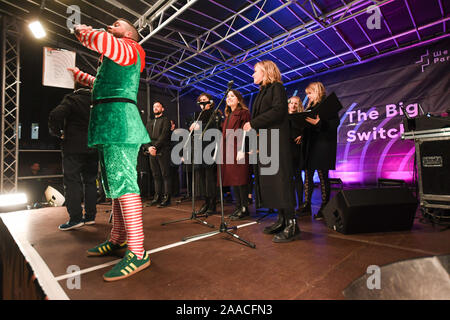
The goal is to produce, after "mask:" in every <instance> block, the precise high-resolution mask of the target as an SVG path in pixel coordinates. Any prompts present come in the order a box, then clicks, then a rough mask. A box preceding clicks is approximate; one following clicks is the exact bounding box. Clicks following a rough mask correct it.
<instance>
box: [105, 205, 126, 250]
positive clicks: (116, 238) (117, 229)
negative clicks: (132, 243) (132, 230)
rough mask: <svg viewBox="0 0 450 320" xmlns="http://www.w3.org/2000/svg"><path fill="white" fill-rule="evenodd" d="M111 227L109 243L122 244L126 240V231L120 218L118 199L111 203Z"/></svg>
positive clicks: (120, 211)
mask: <svg viewBox="0 0 450 320" xmlns="http://www.w3.org/2000/svg"><path fill="white" fill-rule="evenodd" d="M112 213H113V227H112V229H111V237H110V239H109V241H111V242H112V243H114V244H122V243H124V242H125V241H126V240H127V230H126V229H125V223H124V222H123V218H122V210H121V209H120V202H119V199H113V202H112Z"/></svg>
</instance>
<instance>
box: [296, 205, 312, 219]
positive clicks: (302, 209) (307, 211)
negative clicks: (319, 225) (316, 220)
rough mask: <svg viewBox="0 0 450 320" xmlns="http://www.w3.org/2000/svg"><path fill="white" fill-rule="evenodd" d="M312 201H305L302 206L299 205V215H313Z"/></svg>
mask: <svg viewBox="0 0 450 320" xmlns="http://www.w3.org/2000/svg"><path fill="white" fill-rule="evenodd" d="M311 215H312V211H311V202H305V203H303V204H302V205H301V206H299V207H298V214H297V216H298V217H299V218H300V217H307V216H311Z"/></svg>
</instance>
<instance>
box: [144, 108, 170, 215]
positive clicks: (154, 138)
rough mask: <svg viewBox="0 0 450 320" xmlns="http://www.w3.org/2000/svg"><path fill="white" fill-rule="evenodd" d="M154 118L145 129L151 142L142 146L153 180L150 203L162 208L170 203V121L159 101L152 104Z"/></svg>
mask: <svg viewBox="0 0 450 320" xmlns="http://www.w3.org/2000/svg"><path fill="white" fill-rule="evenodd" d="M153 113H154V114H155V119H152V120H150V121H149V123H148V124H147V131H148V134H149V135H150V139H151V142H150V143H149V144H145V145H144V146H143V147H144V149H145V151H146V152H148V153H149V154H150V168H151V170H152V175H153V180H154V181H155V196H154V197H153V201H152V202H151V203H150V205H157V206H158V208H164V207H167V206H168V205H170V194H171V191H172V181H171V177H170V151H171V149H170V146H171V142H170V134H171V131H170V121H169V119H167V118H166V117H165V116H164V115H163V113H164V107H163V105H162V104H161V102H159V101H157V102H155V103H154V104H153Z"/></svg>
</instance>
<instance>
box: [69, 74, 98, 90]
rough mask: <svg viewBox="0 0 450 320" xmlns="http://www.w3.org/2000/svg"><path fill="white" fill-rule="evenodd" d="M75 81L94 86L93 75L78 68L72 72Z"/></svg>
mask: <svg viewBox="0 0 450 320" xmlns="http://www.w3.org/2000/svg"><path fill="white" fill-rule="evenodd" d="M73 76H74V78H75V81H76V82H79V83H81V84H82V85H84V86H87V87H90V88H92V87H93V86H94V81H95V77H93V76H91V75H90V74H89V73H86V72H83V71H80V70H78V71H77V72H75V73H74V74H73Z"/></svg>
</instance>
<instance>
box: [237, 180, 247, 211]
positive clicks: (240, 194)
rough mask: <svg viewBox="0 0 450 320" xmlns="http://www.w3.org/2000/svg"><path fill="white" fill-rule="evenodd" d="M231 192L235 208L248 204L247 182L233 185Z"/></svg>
mask: <svg viewBox="0 0 450 320" xmlns="http://www.w3.org/2000/svg"><path fill="white" fill-rule="evenodd" d="M233 193H234V197H235V200H236V208H242V207H247V206H248V184H245V185H243V186H233Z"/></svg>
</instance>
